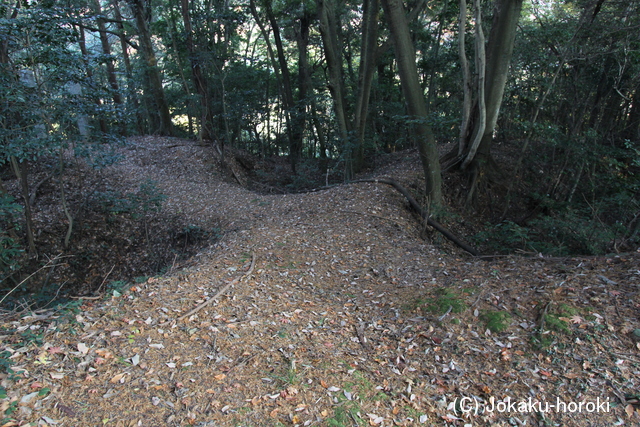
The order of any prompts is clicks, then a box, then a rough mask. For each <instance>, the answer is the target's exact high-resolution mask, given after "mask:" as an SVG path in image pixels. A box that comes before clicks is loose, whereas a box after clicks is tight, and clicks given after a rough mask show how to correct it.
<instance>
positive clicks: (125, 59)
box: [111, 0, 145, 135]
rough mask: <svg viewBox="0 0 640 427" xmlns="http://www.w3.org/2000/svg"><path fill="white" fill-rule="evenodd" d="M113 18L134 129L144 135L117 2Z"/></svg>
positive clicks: (143, 121) (113, 1) (125, 37)
mask: <svg viewBox="0 0 640 427" xmlns="http://www.w3.org/2000/svg"><path fill="white" fill-rule="evenodd" d="M111 5H112V6H113V12H114V16H115V18H116V25H117V27H118V31H119V35H118V37H119V39H120V48H121V50H122V62H124V69H125V72H126V75H127V93H128V95H129V102H131V104H133V109H134V111H135V116H136V127H137V129H138V133H139V134H140V135H142V134H144V133H145V120H144V118H143V116H142V114H140V101H138V95H137V94H136V91H135V88H134V86H133V68H132V67H131V59H130V58H129V45H128V43H127V36H126V34H125V31H124V23H123V20H122V14H121V13H120V6H119V5H118V0H112V2H111Z"/></svg>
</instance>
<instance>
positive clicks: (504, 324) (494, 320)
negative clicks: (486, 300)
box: [480, 311, 511, 333]
mask: <svg viewBox="0 0 640 427" xmlns="http://www.w3.org/2000/svg"><path fill="white" fill-rule="evenodd" d="M480 318H481V319H482V320H483V321H484V322H485V323H486V325H487V329H489V330H490V331H491V332H494V333H496V332H503V331H505V330H506V329H507V328H508V327H509V322H510V321H511V315H510V314H509V313H508V312H506V311H487V312H484V313H482V314H481V315H480Z"/></svg>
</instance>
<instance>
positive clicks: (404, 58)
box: [382, 0, 442, 206]
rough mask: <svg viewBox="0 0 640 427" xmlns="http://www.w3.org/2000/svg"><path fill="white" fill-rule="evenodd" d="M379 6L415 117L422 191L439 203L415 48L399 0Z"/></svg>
mask: <svg viewBox="0 0 640 427" xmlns="http://www.w3.org/2000/svg"><path fill="white" fill-rule="evenodd" d="M382 7H383V8H384V12H385V15H386V18H387V22H388V24H389V29H390V30H391V38H392V39H393V46H394V50H395V55H396V61H397V64H398V73H399V75H400V82H401V84H402V93H403V95H404V98H405V101H406V103H407V112H408V113H409V115H410V116H412V118H414V119H415V121H416V123H415V125H414V126H413V130H414V132H415V135H416V140H417V142H418V150H419V152H420V160H421V162H422V168H423V170H424V176H425V195H426V196H427V198H428V199H429V204H430V205H434V206H437V205H440V204H441V203H442V177H441V176H440V163H439V159H438V149H437V147H436V143H435V138H434V135H433V132H432V130H431V126H429V124H428V123H427V121H426V120H427V104H426V101H425V98H424V94H423V92H422V87H421V86H420V80H419V77H418V69H417V66H416V57H415V49H414V46H413V43H412V42H411V34H410V31H409V26H408V24H407V19H406V17H405V11H404V6H403V4H402V1H401V0H382Z"/></svg>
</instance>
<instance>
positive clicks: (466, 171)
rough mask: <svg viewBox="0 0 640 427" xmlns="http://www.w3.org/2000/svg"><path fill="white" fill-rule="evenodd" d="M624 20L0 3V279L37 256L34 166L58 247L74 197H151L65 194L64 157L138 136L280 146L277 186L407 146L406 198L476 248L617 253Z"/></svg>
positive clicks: (632, 231)
mask: <svg viewBox="0 0 640 427" xmlns="http://www.w3.org/2000/svg"><path fill="white" fill-rule="evenodd" d="M639 26H640V2H638V1H626V0H625V1H618V0H576V1H570V0H567V1H559V0H548V1H545V0H530V1H523V0H495V1H487V0H474V1H473V2H470V4H466V2H465V0H460V1H452V0H429V1H426V0H418V1H413V0H412V1H408V2H404V3H403V2H402V1H400V0H380V1H378V0H364V1H350V0H345V1H343V0H315V1H314V0H302V1H297V0H279V1H268V0H194V1H187V0H182V1H162V0H126V1H125V0H108V1H103V0H88V1H84V0H68V1H48V0H47V1H26V0H13V1H10V0H7V1H4V2H3V3H2V5H0V93H2V96H1V99H0V124H1V126H0V167H1V173H0V178H1V181H0V184H1V185H0V281H5V283H7V287H8V288H9V289H10V288H12V287H14V286H15V285H16V284H19V283H21V281H22V279H23V278H24V277H25V276H26V275H27V274H29V273H30V272H32V271H35V270H36V269H37V268H38V267H39V266H41V265H42V264H43V263H45V261H46V260H47V258H46V256H49V257H52V256H54V255H56V254H55V253H47V251H49V249H43V244H42V239H43V238H40V237H39V234H38V230H37V226H36V225H34V222H33V215H34V209H37V203H35V202H36V200H35V197H36V195H37V190H38V186H40V185H42V180H41V179H40V178H38V180H36V179H34V176H35V175H34V174H33V171H38V172H39V173H40V175H38V177H40V176H44V178H43V179H44V180H47V181H48V182H49V184H47V185H49V186H50V187H52V188H56V189H57V190H55V191H53V192H52V193H51V195H52V197H53V198H54V199H55V202H56V203H58V204H59V206H60V210H61V212H62V213H63V217H62V218H54V219H52V221H57V222H59V223H61V224H64V227H62V228H61V229H60V233H59V235H57V236H55V238H56V239H57V240H58V241H59V242H60V245H61V248H62V250H66V251H70V250H72V249H73V244H74V231H75V230H74V221H76V220H77V218H78V216H79V215H83V213H84V212H86V209H87V206H88V205H90V204H91V203H93V204H94V205H96V206H98V207H101V208H102V209H106V210H110V211H111V212H120V213H121V212H129V213H131V214H134V213H135V214H136V215H137V216H138V217H142V218H145V217H146V215H147V213H149V212H151V211H154V210H156V209H159V208H160V206H161V204H162V194H160V193H159V192H158V190H157V189H156V188H155V187H154V186H153V183H146V184H145V185H143V186H141V187H140V190H139V191H138V192H137V193H135V194H117V193H114V192H108V191H102V192H98V191H94V192H93V193H91V194H92V195H91V198H90V200H89V199H87V200H85V201H81V200H80V201H79V200H78V198H73V200H71V201H70V200H69V196H68V195H66V193H65V191H66V190H65V188H66V187H65V185H64V183H65V179H67V174H68V173H69V172H68V170H69V169H70V167H69V165H70V164H71V163H72V162H73V159H74V157H75V160H76V161H84V162H87V163H88V164H89V165H90V166H91V167H93V168H95V169H98V170H99V169H100V168H102V167H105V166H107V165H109V164H112V163H113V162H117V161H118V158H117V156H115V155H114V154H113V151H112V148H113V147H114V146H116V145H117V144H118V143H126V138H127V137H130V136H135V135H148V134H153V135H162V136H176V137H182V138H192V139H196V140H197V141H199V143H201V144H207V145H214V146H216V147H217V150H218V152H219V153H223V157H224V156H231V157H233V156H236V155H241V156H243V157H244V158H253V159H269V158H270V159H273V158H283V159H284V158H286V159H287V162H286V163H285V165H286V168H281V170H280V174H281V178H282V180H283V182H284V183H286V185H287V186H288V188H289V189H290V190H300V189H304V188H310V187H313V186H318V185H325V184H334V183H340V182H347V181H349V180H352V179H354V178H355V177H356V175H357V174H362V173H366V172H367V171H369V170H371V169H372V168H374V167H375V164H376V159H377V158H379V157H380V156H383V155H384V153H393V152H398V151H400V150H407V149H417V151H418V152H419V158H420V159H421V167H422V169H423V170H424V175H423V178H424V179H423V180H422V181H421V182H420V183H419V185H416V186H415V187H416V188H414V191H415V193H416V194H415V195H416V196H418V197H419V199H420V200H421V203H423V205H424V206H425V207H427V208H429V209H431V212H432V214H433V215H435V216H436V217H438V218H440V219H441V220H442V221H443V222H445V223H446V222H447V221H465V219H469V220H470V221H471V220H473V221H475V223H479V224H481V227H480V228H476V229H475V232H476V233H477V234H475V235H474V236H466V237H467V239H469V240H471V241H472V242H473V243H474V244H476V245H478V246H480V247H482V248H483V250H484V252H490V253H497V252H502V253H505V252H512V251H515V250H519V251H524V252H529V253H540V252H541V253H546V254H552V255H566V254H576V253H579V254H602V253H607V252H614V251H630V250H635V248H636V247H637V245H638V243H640V242H639V240H640V236H639V233H638V232H639V229H638V227H639V225H640V206H639V200H638V185H639V181H638V173H640V169H639V166H640V141H639V132H640V51H639V48H640V28H639ZM239 153H240V154H239ZM254 173H255V174H256V175H257V176H258V177H260V174H261V173H265V172H264V171H261V170H259V169H258V170H255V171H254ZM398 178H402V177H398ZM12 189H18V190H17V191H14V190H12ZM134 216H135V215H134ZM145 226H146V223H145ZM47 248H49V247H47ZM34 260H35V261H34Z"/></svg>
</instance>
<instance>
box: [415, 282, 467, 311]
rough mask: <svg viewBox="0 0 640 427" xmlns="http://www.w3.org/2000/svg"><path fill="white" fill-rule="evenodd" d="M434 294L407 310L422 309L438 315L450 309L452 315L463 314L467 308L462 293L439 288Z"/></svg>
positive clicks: (421, 299) (419, 299)
mask: <svg viewBox="0 0 640 427" xmlns="http://www.w3.org/2000/svg"><path fill="white" fill-rule="evenodd" d="M433 294H434V295H433V296H430V297H423V298H418V299H416V300H415V301H414V302H413V303H412V304H409V305H408V306H407V307H405V308H407V309H410V310H411V309H416V308H422V309H425V310H427V311H429V312H431V313H434V314H437V315H441V314H444V313H446V312H447V311H449V308H451V313H462V312H463V311H464V310H466V308H467V305H466V303H465V302H464V299H463V297H462V295H461V294H460V292H457V291H455V290H453V289H451V288H444V287H442V288H437V289H435V291H434V292H433Z"/></svg>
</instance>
